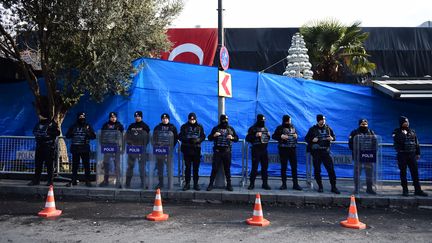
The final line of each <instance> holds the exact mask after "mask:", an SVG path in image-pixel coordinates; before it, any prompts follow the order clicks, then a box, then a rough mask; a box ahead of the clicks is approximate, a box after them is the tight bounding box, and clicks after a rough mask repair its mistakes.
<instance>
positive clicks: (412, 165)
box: [392, 116, 428, 197]
mask: <svg viewBox="0 0 432 243" xmlns="http://www.w3.org/2000/svg"><path fill="white" fill-rule="evenodd" d="M392 136H393V145H394V147H395V149H396V152H397V160H398V166H399V170H400V179H401V185H402V195H403V196H408V181H407V177H406V174H407V167H408V168H409V170H410V172H411V178H412V180H413V185H414V189H415V192H414V195H417V196H422V197H427V196H428V195H427V194H426V193H425V192H424V191H422V189H421V187H420V182H419V176H418V167H417V160H419V159H420V145H419V142H418V138H417V134H416V132H415V131H414V130H413V129H411V128H410V127H409V120H408V118H407V117H405V116H401V117H400V118H399V128H396V129H395V130H394V131H393V134H392Z"/></svg>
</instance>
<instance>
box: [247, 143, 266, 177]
mask: <svg viewBox="0 0 432 243" xmlns="http://www.w3.org/2000/svg"><path fill="white" fill-rule="evenodd" d="M260 162H261V179H262V182H263V185H267V178H268V174H267V170H268V153H267V148H264V149H263V148H254V147H252V170H251V173H250V183H251V184H255V178H256V176H257V174H258V164H259V163H260Z"/></svg>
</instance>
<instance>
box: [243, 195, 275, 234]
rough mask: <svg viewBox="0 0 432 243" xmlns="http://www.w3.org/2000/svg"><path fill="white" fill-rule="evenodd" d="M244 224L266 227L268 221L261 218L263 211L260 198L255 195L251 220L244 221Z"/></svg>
mask: <svg viewBox="0 0 432 243" xmlns="http://www.w3.org/2000/svg"><path fill="white" fill-rule="evenodd" d="M246 223H247V224H249V225H254V226H268V225H269V224H270V221H268V220H267V219H265V218H264V217H263V211H262V208H261V196H260V194H259V193H258V194H256V198H255V206H254V211H253V216H252V218H249V219H246Z"/></svg>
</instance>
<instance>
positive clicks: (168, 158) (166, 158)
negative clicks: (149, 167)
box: [156, 152, 173, 187]
mask: <svg viewBox="0 0 432 243" xmlns="http://www.w3.org/2000/svg"><path fill="white" fill-rule="evenodd" d="M172 157H173V156H172V153H171V152H170V153H169V154H168V155H157V156H156V163H157V165H156V166H157V170H158V177H159V184H160V185H161V186H162V185H163V184H164V164H165V163H166V169H167V176H168V185H169V187H172V185H171V184H172V183H171V182H172V178H173V166H172Z"/></svg>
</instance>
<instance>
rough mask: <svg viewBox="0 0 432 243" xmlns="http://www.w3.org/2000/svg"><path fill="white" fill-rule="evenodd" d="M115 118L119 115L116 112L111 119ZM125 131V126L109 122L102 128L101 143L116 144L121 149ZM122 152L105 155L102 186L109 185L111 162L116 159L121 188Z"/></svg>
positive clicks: (117, 184) (117, 178)
mask: <svg viewBox="0 0 432 243" xmlns="http://www.w3.org/2000/svg"><path fill="white" fill-rule="evenodd" d="M111 116H115V117H117V114H116V113H114V112H110V114H109V117H111ZM110 131H119V133H111V132H110ZM123 131H124V127H123V125H122V124H121V123H120V122H119V121H116V122H111V121H108V122H106V123H105V124H103V126H102V131H101V132H102V134H101V142H102V143H103V144H116V145H118V146H119V147H118V149H122V148H121V146H120V145H121V144H119V140H120V139H121V137H118V136H121V134H122V133H123ZM120 154H121V153H120V152H119V151H117V152H116V153H115V154H110V153H106V154H104V158H103V167H104V180H103V182H102V183H101V184H100V186H107V185H108V183H109V171H110V167H111V160H112V159H114V169H115V175H116V186H117V187H121V184H120V181H121V178H120V176H121V174H120Z"/></svg>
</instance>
